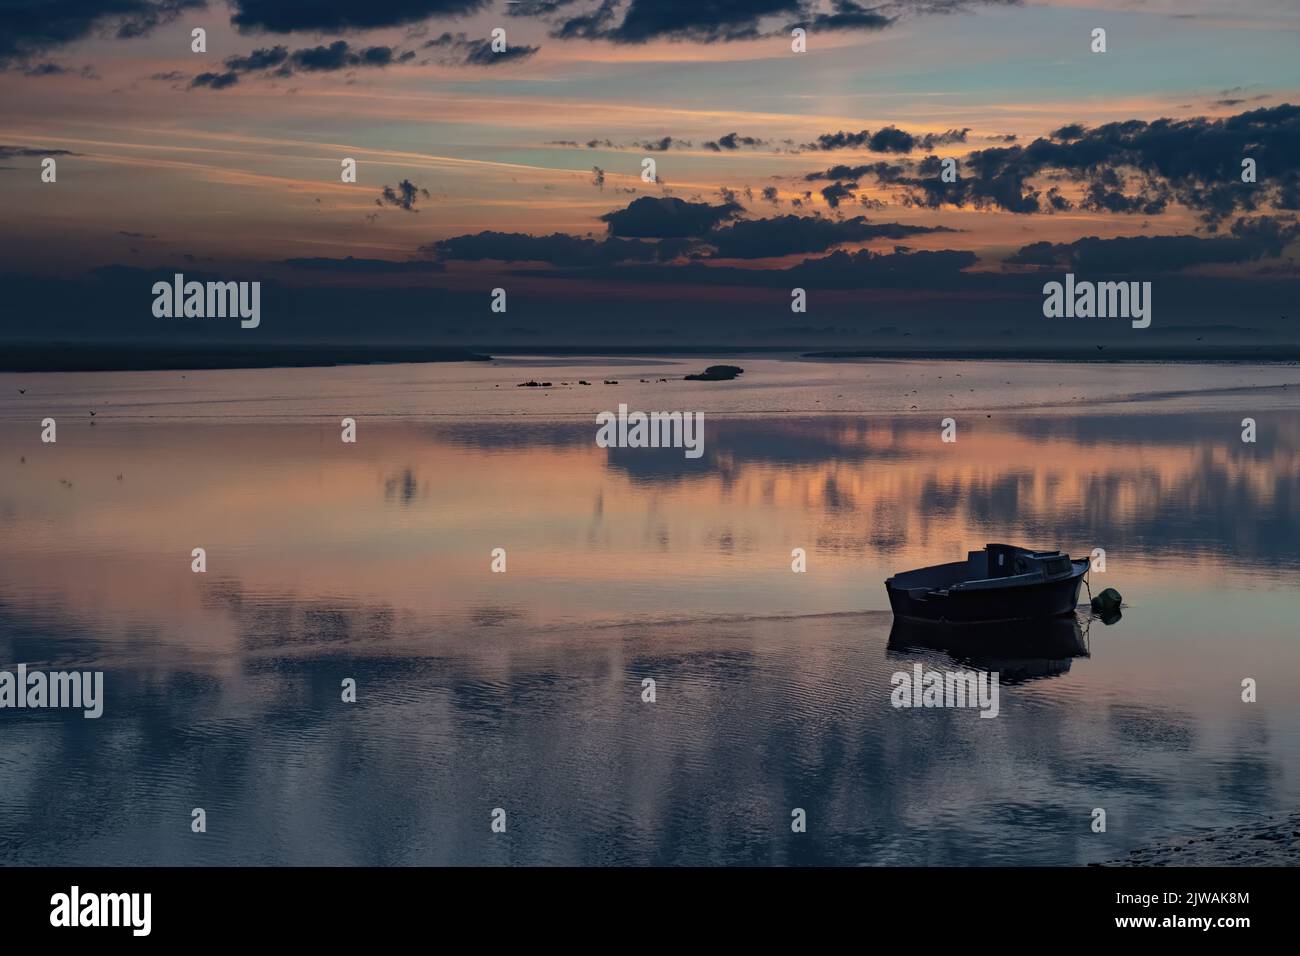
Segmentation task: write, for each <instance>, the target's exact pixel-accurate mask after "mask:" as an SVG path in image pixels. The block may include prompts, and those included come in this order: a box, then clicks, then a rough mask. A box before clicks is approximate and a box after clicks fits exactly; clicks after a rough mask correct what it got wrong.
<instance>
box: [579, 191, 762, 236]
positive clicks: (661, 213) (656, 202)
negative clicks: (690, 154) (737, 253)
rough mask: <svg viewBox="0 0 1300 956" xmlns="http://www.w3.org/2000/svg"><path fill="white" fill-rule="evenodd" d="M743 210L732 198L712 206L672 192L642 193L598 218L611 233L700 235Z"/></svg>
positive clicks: (620, 234) (614, 234) (622, 234)
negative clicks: (655, 195) (673, 194)
mask: <svg viewBox="0 0 1300 956" xmlns="http://www.w3.org/2000/svg"><path fill="white" fill-rule="evenodd" d="M743 211H744V210H743V209H742V208H741V207H740V206H739V205H738V204H736V203H734V202H725V203H722V204H721V205H717V206H714V205H711V204H709V203H706V202H698V203H697V202H687V201H685V200H683V199H678V198H676V197H674V196H662V197H654V196H642V197H640V198H639V199H634V200H632V202H631V203H630V204H628V206H627V208H626V209H617V210H615V211H614V212H610V213H606V214H605V215H603V216H601V217H600V218H601V219H602V220H603V221H604V222H607V223H608V224H609V234H610V235H611V236H625V237H632V238H681V237H687V236H701V235H703V234H704V233H706V232H708V231H709V230H710V229H712V228H713V227H714V226H716V225H718V224H719V223H721V222H725V221H726V220H728V219H734V218H736V217H737V216H738V215H740V213H742V212H743Z"/></svg>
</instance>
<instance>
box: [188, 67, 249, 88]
mask: <svg viewBox="0 0 1300 956" xmlns="http://www.w3.org/2000/svg"><path fill="white" fill-rule="evenodd" d="M238 82H239V74H238V73H236V72H234V71H233V70H228V71H226V72H225V73H200V74H199V75H198V76H196V77H194V79H192V80H190V88H191V89H194V88H197V87H207V88H208V89H211V90H224V89H226V88H227V87H230V86H234V85H235V84H236V83H238Z"/></svg>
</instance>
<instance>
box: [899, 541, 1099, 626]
mask: <svg viewBox="0 0 1300 956" xmlns="http://www.w3.org/2000/svg"><path fill="white" fill-rule="evenodd" d="M1087 571H1088V562H1087V561H1071V560H1070V556H1069V555H1068V554H1065V553H1063V552H1061V551H1033V550H1030V549H1029V548H1017V547H1015V546H1014V545H1010V544H988V545H985V546H984V550H983V551H971V552H969V553H968V554H967V556H966V560H965V561H954V562H953V563H951V564H936V565H934V566H933V567H929V568H918V569H917V570H915V571H904V572H902V573H901V574H895V575H894V576H893V577H892V578H889V579H888V580H887V581H885V589H886V590H887V591H888V592H889V606H890V607H891V608H893V611H894V616H895V617H898V618H904V619H906V620H913V621H939V622H944V623H949V624H974V623H984V622H996V621H1031V620H1036V619H1039V618H1048V617H1057V616H1060V615H1065V614H1073V613H1074V610H1075V608H1076V607H1077V606H1078V604H1079V586H1080V585H1081V584H1082V583H1083V576H1084V574H1086V573H1087Z"/></svg>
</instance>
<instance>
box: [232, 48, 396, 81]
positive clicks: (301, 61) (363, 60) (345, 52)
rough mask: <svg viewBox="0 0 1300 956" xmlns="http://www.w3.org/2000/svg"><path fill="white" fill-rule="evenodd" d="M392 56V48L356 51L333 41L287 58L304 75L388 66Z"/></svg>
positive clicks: (299, 51)
mask: <svg viewBox="0 0 1300 956" xmlns="http://www.w3.org/2000/svg"><path fill="white" fill-rule="evenodd" d="M275 49H276V50H283V49H284V48H283V47H276V48H275ZM257 53H273V51H265V50H263V51H254V56H256V54H257ZM393 56H394V53H393V48H392V47H387V46H371V47H365V48H364V49H357V48H353V47H351V46H349V45H348V43H347V41H346V40H335V41H334V42H333V43H331V44H330V45H329V46H316V47H307V48H305V49H302V50H295V51H294V52H293V54H292V55H291V56H290V57H289V61H290V62H291V63H292V64H293V67H294V68H295V69H297V70H302V71H303V72H306V73H314V72H319V73H329V72H333V71H335V70H346V69H350V68H352V67H365V66H378V67H382V66H389V65H391V64H392V63H393ZM226 65H227V66H229V65H230V64H229V63H227V64H226ZM253 69H259V67H253Z"/></svg>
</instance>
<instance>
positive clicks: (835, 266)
mask: <svg viewBox="0 0 1300 956" xmlns="http://www.w3.org/2000/svg"><path fill="white" fill-rule="evenodd" d="M977 261H978V257H977V256H976V255H975V253H973V252H966V251H958V250H953V249H943V250H938V251H933V252H931V251H920V252H914V251H911V250H908V249H905V248H902V247H898V248H895V249H894V251H893V252H872V251H871V250H869V249H863V250H860V251H858V252H852V253H850V252H844V251H839V252H832V253H831V254H830V255H828V256H824V257H822V258H819V259H805V260H804V261H803V262H801V263H799V264H798V265H795V266H791V267H790V268H787V269H751V268H743V267H734V266H719V265H709V264H706V263H703V262H691V263H684V264H658V265H638V264H633V265H612V266H597V267H592V268H590V269H582V270H576V271H575V272H572V273H566V274H567V275H570V276H574V277H583V278H590V279H615V280H623V281H627V282H637V283H656V284H662V285H681V286H701V285H709V286H743V287H754V286H762V287H767V288H786V289H788V288H791V287H792V286H799V285H804V284H807V285H809V286H816V287H817V288H822V289H831V288H837V289H863V288H898V289H906V288H910V289H921V290H926V291H927V292H928V291H932V290H936V289H952V288H955V287H958V286H959V284H965V285H970V284H971V281H972V279H973V277H972V276H969V275H967V274H966V273H965V270H967V269H969V268H970V267H971V266H973V265H975V263H976V262H977ZM524 274H525V275H529V274H532V273H528V272H525V273H524Z"/></svg>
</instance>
